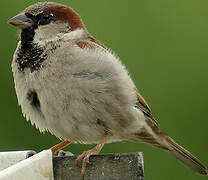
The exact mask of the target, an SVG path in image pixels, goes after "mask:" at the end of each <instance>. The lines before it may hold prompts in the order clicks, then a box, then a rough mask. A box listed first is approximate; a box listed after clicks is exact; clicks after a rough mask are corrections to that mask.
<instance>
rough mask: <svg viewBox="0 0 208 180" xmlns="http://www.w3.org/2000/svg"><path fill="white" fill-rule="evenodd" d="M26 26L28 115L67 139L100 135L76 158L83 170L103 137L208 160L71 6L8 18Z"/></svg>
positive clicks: (191, 160)
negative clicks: (178, 138)
mask: <svg viewBox="0 0 208 180" xmlns="http://www.w3.org/2000/svg"><path fill="white" fill-rule="evenodd" d="M9 23H10V24H12V25H14V26H17V27H18V28H20V30H21V33H20V41H19V43H18V45H17V49H16V51H15V53H14V57H13V62H12V71H13V75H14V82H15V89H16V94H17V98H18V103H19V105H20V106H21V108H22V113H23V115H24V116H25V118H26V119H27V120H28V121H29V120H30V121H31V123H32V124H35V125H36V127H37V128H38V129H39V130H40V131H41V132H42V131H46V130H48V131H50V132H51V133H52V134H54V135H55V136H56V137H58V138H61V139H63V140H65V141H64V142H62V143H60V144H59V145H57V146H54V147H53V148H52V151H53V152H54V153H55V152H56V151H58V150H60V149H62V148H63V147H64V146H66V145H68V144H69V143H85V144H91V143H96V144H97V145H96V146H95V147H94V148H93V149H91V150H88V151H85V152H83V153H82V154H81V155H80V156H79V157H78V158H77V160H76V162H77V164H80V162H81V161H82V170H81V173H82V175H83V176H84V175H85V170H86V164H87V163H88V162H89V157H90V155H92V154H98V153H99V152H100V150H101V148H102V147H103V145H104V144H105V143H109V142H115V141H122V140H127V141H133V142H143V143H146V144H149V145H152V146H155V147H159V148H162V149H163V150H165V151H167V152H169V153H170V154H171V155H173V156H174V157H175V158H177V159H178V160H179V161H181V162H182V163H183V164H185V165H186V166H188V167H189V168H191V169H192V170H193V171H195V172H197V173H199V174H203V175H207V168H206V167H205V166H204V165H203V164H202V163H201V162H200V161H199V160H198V159H197V158H195V157H194V156H193V155H192V154H191V153H190V152H188V151H187V150H185V149H184V148H183V147H181V146H180V145H178V144H177V143H176V142H174V140H173V139H171V138H170V137H169V136H168V135H166V134H165V133H164V132H162V131H161V130H160V128H159V125H158V123H157V122H156V120H155V119H154V117H153V115H152V112H151V110H150V108H149V106H148V105H147V103H146V102H145V100H144V99H143V97H142V96H141V95H140V93H139V92H138V90H137V89H136V86H135V84H134V83H133V81H132V80H131V78H130V76H129V75H128V72H127V70H126V68H125V67H124V66H123V65H122V64H121V62H120V60H119V58H118V57H117V56H116V55H114V54H113V53H112V51H110V50H109V49H107V48H106V47H105V46H104V45H103V44H102V43H101V42H99V41H98V40H96V39H95V38H94V37H93V36H92V35H90V34H89V32H88V31H87V29H86V28H85V26H84V24H83V22H82V20H81V18H80V16H79V15H78V14H77V13H76V12H75V11H74V10H73V9H72V8H70V7H66V6H64V5H62V4H58V3H53V2H40V3H37V4H34V5H31V6H29V7H28V8H26V9H25V10H24V11H23V12H21V13H20V14H18V15H16V16H15V17H13V18H12V19H10V20H9Z"/></svg>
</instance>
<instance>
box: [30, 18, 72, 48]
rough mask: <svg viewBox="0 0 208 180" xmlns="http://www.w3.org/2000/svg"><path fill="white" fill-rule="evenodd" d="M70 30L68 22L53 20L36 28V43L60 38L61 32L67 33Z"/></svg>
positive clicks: (34, 40) (41, 43)
mask: <svg viewBox="0 0 208 180" xmlns="http://www.w3.org/2000/svg"><path fill="white" fill-rule="evenodd" d="M69 32H70V27H69V25H68V23H65V22H62V21H55V22H51V23H50V24H47V25H39V26H38V28H37V29H35V36H34V39H33V42H34V43H38V44H40V45H43V44H45V43H47V42H50V41H54V40H56V39H57V38H59V36H60V34H62V35H63V34H65V33H69Z"/></svg>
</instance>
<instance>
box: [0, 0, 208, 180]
mask: <svg viewBox="0 0 208 180" xmlns="http://www.w3.org/2000/svg"><path fill="white" fill-rule="evenodd" d="M35 2H37V1H34V0H33V1H32V0H31V1H30V2H29V1H23V0H18V1H5V0H4V1H2V2H1V6H0V8H1V9H0V17H1V21H0V23H1V24H0V30H1V31H0V32H1V60H0V82H1V86H0V87H1V88H0V99H1V101H0V113H1V125H0V150H1V151H7V150H23V149H33V150H36V151H40V150H42V149H45V148H49V147H51V146H52V145H54V144H56V143H58V142H59V140H58V139H56V138H55V137H54V136H52V135H50V134H49V133H45V134H40V133H39V131H38V130H36V129H35V127H33V126H31V124H30V123H28V122H26V121H25V119H24V118H23V117H22V115H21V110H20V108H19V107H18V105H17V100H16V95H15V91H14V84H13V78H12V73H11V68H10V64H11V61H12V55H13V52H14V50H15V48H16V44H17V34H18V33H17V29H15V28H14V27H12V26H10V25H8V24H7V20H8V19H9V18H11V17H12V16H14V15H16V14H17V13H18V12H20V11H21V10H22V9H24V8H25V7H27V6H28V5H30V4H33V3H35ZM57 2H60V3H64V4H66V5H69V6H71V7H73V8H74V9H75V10H77V11H78V12H79V13H80V15H81V16H82V18H83V20H84V22H85V24H86V25H87V28H88V30H89V32H90V33H91V34H93V35H94V36H95V37H96V38H97V39H99V40H100V41H102V42H103V43H104V44H105V45H106V46H108V47H109V48H111V49H112V50H114V51H115V53H116V54H118V55H119V56H120V58H121V60H122V62H123V63H124V64H125V65H126V66H127V68H128V70H129V72H130V74H131V76H132V78H133V79H134V81H135V83H136V85H137V87H138V89H139V90H140V92H141V93H142V95H143V96H144V97H145V99H146V100H147V102H148V103H149V105H150V107H151V108H152V110H153V113H154V115H155V117H156V119H158V122H159V124H160V127H161V128H162V129H163V130H164V131H165V132H166V133H168V134H169V135H170V136H172V137H173V138H174V139H175V140H176V141H177V142H179V143H180V144H182V145H183V146H184V147H186V148H187V149H188V150H190V151H191V152H193V154H195V155H196V156H197V157H199V158H200V159H201V160H202V161H203V162H204V163H205V164H206V165H208V158H207V152H208V133H207V126H208V117H207V112H208V105H207V100H208V83H207V78H208V51H207V47H208V24H207V19H208V12H207V7H208V1H207V0H172V1H171V0H147V1H145V0H131V1H130V0H129V1H121V0H120V1H118V0H114V1H113V0H103V1H98V0H88V1H87V0H85V1H83V0H68V1H67V0H64V1H58V0H57ZM91 147H93V145H89V146H87V145H79V144H77V145H70V147H68V148H66V150H70V151H71V152H73V153H75V154H79V153H81V152H82V151H83V150H87V149H89V148H91ZM135 151H142V152H144V158H145V180H162V179H166V178H168V179H169V180H178V179H188V180H202V179H205V178H206V177H202V176H197V175H195V174H194V173H192V172H191V171H190V170H188V169H186V168H184V167H183V166H182V165H180V164H179V163H178V162H177V161H176V160H175V159H174V158H172V157H171V156H170V155H169V154H168V153H165V152H162V151H161V150H159V149H155V148H152V147H148V146H146V145H143V144H134V143H128V142H120V143H112V144H107V145H106V146H105V147H104V148H103V151H102V152H103V153H115V152H116V153H118V152H135Z"/></svg>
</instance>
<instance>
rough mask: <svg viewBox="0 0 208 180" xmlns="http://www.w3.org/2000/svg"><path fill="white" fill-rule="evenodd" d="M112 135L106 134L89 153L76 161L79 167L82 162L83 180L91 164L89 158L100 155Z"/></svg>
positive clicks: (85, 152) (85, 153) (86, 152)
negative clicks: (87, 167)
mask: <svg viewBox="0 0 208 180" xmlns="http://www.w3.org/2000/svg"><path fill="white" fill-rule="evenodd" d="M109 136H110V134H108V133H106V134H105V136H104V137H103V138H102V139H101V140H100V142H99V143H98V144H97V145H96V146H95V147H94V148H93V149H90V150H88V151H84V152H83V153H82V154H81V155H79V156H78V157H77V159H76V164H77V166H80V164H81V161H82V169H81V175H82V179H83V180H84V178H85V174H86V166H87V164H88V163H90V162H89V158H90V156H91V155H96V154H99V152H100V151H101V149H102V147H103V146H104V144H105V143H106V141H107V140H108V139H109Z"/></svg>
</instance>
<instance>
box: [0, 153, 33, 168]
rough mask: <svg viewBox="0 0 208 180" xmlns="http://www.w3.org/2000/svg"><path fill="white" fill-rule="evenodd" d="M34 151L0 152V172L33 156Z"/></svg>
mask: <svg viewBox="0 0 208 180" xmlns="http://www.w3.org/2000/svg"><path fill="white" fill-rule="evenodd" d="M35 153H36V152H35V151H8V152H0V171H1V170H3V169H6V168H8V167H10V166H12V165H14V164H16V163H18V162H20V161H22V160H25V159H27V158H28V157H29V156H30V155H32V154H33V155H34V154H35Z"/></svg>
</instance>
